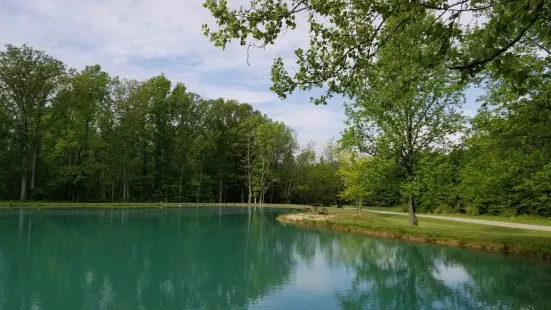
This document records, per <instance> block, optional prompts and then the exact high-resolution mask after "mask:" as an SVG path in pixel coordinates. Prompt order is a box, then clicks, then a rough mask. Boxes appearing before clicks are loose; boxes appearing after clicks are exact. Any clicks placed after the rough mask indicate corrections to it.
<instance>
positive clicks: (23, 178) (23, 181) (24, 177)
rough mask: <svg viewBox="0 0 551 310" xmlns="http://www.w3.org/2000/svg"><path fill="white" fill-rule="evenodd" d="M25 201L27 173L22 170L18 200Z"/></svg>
mask: <svg viewBox="0 0 551 310" xmlns="http://www.w3.org/2000/svg"><path fill="white" fill-rule="evenodd" d="M26 199H27V172H26V171H25V170H23V172H22V173H21V196H20V197H19V200H21V201H23V200H26Z"/></svg>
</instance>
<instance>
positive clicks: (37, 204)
mask: <svg viewBox="0 0 551 310" xmlns="http://www.w3.org/2000/svg"><path fill="white" fill-rule="evenodd" d="M248 206H262V207H274V208H298V209H303V208H308V207H307V206H302V205H294V204H262V205H259V204H247V203H163V202H148V203H134V202H113V203H102V202H97V203H95V202H41V201H33V202H31V201H0V209H9V208H45V209H48V208H152V207H248Z"/></svg>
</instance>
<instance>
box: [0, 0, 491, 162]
mask: <svg viewBox="0 0 551 310" xmlns="http://www.w3.org/2000/svg"><path fill="white" fill-rule="evenodd" d="M228 2H229V4H230V5H231V6H239V5H243V6H246V5H247V3H248V1H247V0H228ZM202 3H203V0H116V1H115V0H1V1H0V29H2V31H0V44H1V45H4V44H13V45H22V44H27V45H30V46H32V47H34V48H38V49H41V50H44V51H46V53H47V54H49V55H51V56H54V57H56V58H58V59H59V60H61V61H63V62H64V63H66V64H67V65H68V66H70V67H74V68H77V69H81V68H83V67H84V66H86V65H93V64H100V65H101V66H102V68H103V69H104V70H105V71H106V72H108V73H110V74H111V75H112V76H116V75H118V76H121V77H125V78H133V79H137V80H146V79H148V78H150V77H153V76H156V75H159V74H161V73H164V74H165V75H166V76H167V77H168V78H169V79H171V80H172V81H173V82H184V83H185V84H186V85H187V87H188V89H189V90H190V91H192V92H195V93H198V94H200V95H201V96H203V97H206V98H221V97H222V98H227V99H236V100H238V101H240V102H242V103H249V104H251V105H253V106H254V107H255V108H256V109H258V110H260V111H261V112H262V113H264V114H267V115H268V116H269V117H271V118H272V119H274V120H278V121H283V122H285V123H286V124H287V125H288V126H290V127H292V128H293V129H294V130H295V131H296V132H297V135H298V141H299V143H300V144H301V145H306V144H307V143H308V142H310V141H313V142H315V143H316V150H317V151H318V152H319V151H320V150H321V149H322V147H323V145H324V144H325V143H326V142H327V141H328V140H329V139H331V138H335V139H338V138H339V137H340V133H341V132H342V131H343V130H344V127H345V125H344V121H345V115H344V108H343V103H344V102H343V100H342V99H340V98H334V99H332V100H331V101H329V103H328V105H326V106H315V105H313V104H311V103H310V101H309V98H310V97H311V96H316V95H319V94H321V93H322V92H321V91H313V92H311V93H304V92H298V93H295V94H293V95H291V96H290V97H288V98H287V99H285V100H280V99H279V98H278V97H277V96H276V95H275V94H274V93H272V92H271V91H270V90H269V87H270V85H271V81H270V68H271V64H272V62H273V59H275V58H277V57H280V56H281V57H283V58H284V59H287V60H288V62H289V63H291V64H292V63H293V59H294V53H293V52H294V50H295V49H296V48H298V47H306V46H307V43H308V38H307V33H306V30H305V29H306V28H305V27H302V25H301V23H300V22H299V27H298V30H297V31H294V32H288V33H286V34H285V36H283V37H282V38H281V39H279V40H278V41H276V44H275V45H274V46H269V47H267V48H265V49H251V50H250V54H249V58H248V59H249V61H248V63H247V49H246V47H241V46H239V45H238V44H230V45H229V46H228V47H227V48H226V49H225V50H222V49H220V48H217V47H214V45H213V44H212V43H211V42H209V40H208V39H207V38H206V37H205V36H204V35H203V32H202V29H201V25H202V24H204V23H207V24H209V25H215V22H214V19H213V18H212V16H211V15H210V13H209V11H208V10H207V9H205V8H203V6H202ZM289 59H290V61H289ZM480 94H482V91H481V90H479V89H469V90H467V93H466V96H467V102H466V104H465V106H464V110H465V113H466V114H469V115H473V114H474V113H475V112H476V109H477V107H478V104H477V103H476V102H475V99H476V98H477V97H478V96H479V95H480Z"/></svg>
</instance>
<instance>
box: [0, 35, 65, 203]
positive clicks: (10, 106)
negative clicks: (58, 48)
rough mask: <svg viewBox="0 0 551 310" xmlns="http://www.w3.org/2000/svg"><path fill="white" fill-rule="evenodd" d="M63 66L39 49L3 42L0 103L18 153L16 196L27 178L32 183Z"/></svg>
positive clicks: (22, 197) (24, 196) (23, 190)
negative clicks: (6, 112)
mask: <svg viewBox="0 0 551 310" xmlns="http://www.w3.org/2000/svg"><path fill="white" fill-rule="evenodd" d="M64 71H65V66H64V65H63V63H61V62H60V61H58V60H56V59H54V58H52V57H50V56H48V55H46V54H45V53H44V52H43V51H40V50H35V49H33V48H31V47H29V46H26V45H23V46H22V47H16V46H13V45H6V50H4V51H1V52H0V104H3V105H6V106H7V110H8V111H9V115H10V116H9V117H10V118H11V119H12V120H13V122H14V125H15V128H14V130H15V131H16V132H17V140H18V145H19V157H20V173H21V191H20V200H25V199H27V183H28V181H27V178H28V175H29V171H30V175H31V181H30V188H31V189H33V188H34V186H35V177H36V169H37V163H38V155H39V154H38V152H39V149H40V142H41V140H42V136H43V134H44V130H45V128H44V118H45V114H46V110H47V109H48V107H49V103H50V100H51V99H52V97H53V96H54V95H55V93H56V91H57V90H58V88H59V86H60V79H61V78H62V77H63V75H64Z"/></svg>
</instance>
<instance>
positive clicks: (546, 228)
mask: <svg viewBox="0 0 551 310" xmlns="http://www.w3.org/2000/svg"><path fill="white" fill-rule="evenodd" d="M362 211H365V212H373V213H382V214H392V215H404V216H407V215H408V214H407V213H402V212H394V211H376V210H365V209H364V210H362ZM417 217H420V218H429V219H438V220H446V221H456V222H464V223H471V224H482V225H490V226H499V227H508V228H518V229H529V230H541V231H551V226H545V225H532V224H520V223H508V222H498V221H488V220H475V219H468V218H462V217H452V216H438V215H428V214H417Z"/></svg>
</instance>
